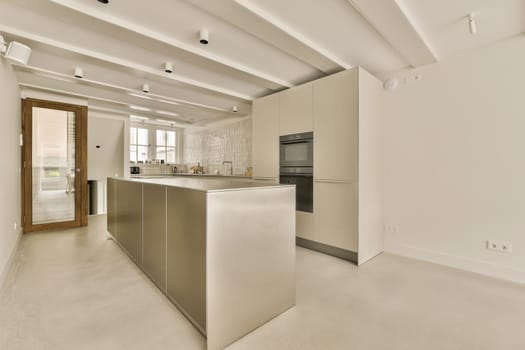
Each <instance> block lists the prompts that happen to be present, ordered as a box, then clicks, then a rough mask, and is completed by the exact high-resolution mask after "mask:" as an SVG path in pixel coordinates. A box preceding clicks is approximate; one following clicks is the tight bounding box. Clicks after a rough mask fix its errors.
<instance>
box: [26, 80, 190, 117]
mask: <svg viewBox="0 0 525 350" xmlns="http://www.w3.org/2000/svg"><path fill="white" fill-rule="evenodd" d="M18 85H19V86H20V87H22V88H27V89H33V90H39V91H45V92H49V93H52V94H58V95H63V96H72V97H76V98H83V99H87V100H88V107H89V108H92V104H91V103H89V102H90V101H97V102H102V103H105V104H107V105H110V106H113V107H112V109H113V110H114V111H117V110H118V111H120V112H121V113H125V114H127V115H131V114H144V115H147V116H149V117H152V118H168V117H167V116H165V115H162V114H158V113H154V112H151V111H145V110H144V111H140V110H134V109H132V108H130V105H129V104H127V103H124V102H121V101H116V100H111V99H106V98H101V97H97V96H90V95H86V94H79V93H76V92H72V91H70V90H62V89H55V88H51V87H49V86H45V85H39V84H31V83H25V82H20V83H18ZM170 119H172V120H173V121H175V122H178V123H188V121H187V120H184V119H180V118H170Z"/></svg>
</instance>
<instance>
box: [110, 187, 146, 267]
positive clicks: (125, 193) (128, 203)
mask: <svg viewBox="0 0 525 350" xmlns="http://www.w3.org/2000/svg"><path fill="white" fill-rule="evenodd" d="M116 198H117V203H116V206H115V207H116V227H117V241H118V242H119V243H120V245H121V246H122V247H123V248H124V249H125V250H126V251H127V253H128V254H129V255H130V256H131V258H132V259H133V260H134V261H135V263H136V264H137V265H139V266H142V184H140V183H136V182H131V181H116Z"/></svg>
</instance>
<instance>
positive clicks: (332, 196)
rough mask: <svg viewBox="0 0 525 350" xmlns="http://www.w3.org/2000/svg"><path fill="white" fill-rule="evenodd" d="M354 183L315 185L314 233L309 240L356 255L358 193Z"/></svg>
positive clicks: (327, 182)
mask: <svg viewBox="0 0 525 350" xmlns="http://www.w3.org/2000/svg"><path fill="white" fill-rule="evenodd" d="M357 191H358V189H357V184H356V183H339V182H332V181H329V180H316V181H315V182H314V198H315V200H314V217H315V219H314V230H313V234H312V237H311V238H307V237H303V238H307V239H311V240H313V241H315V242H319V243H323V244H327V245H330V246H333V247H338V248H341V249H345V250H349V251H351V252H358V234H357V233H358V217H357V216H358V210H357V209H358V193H357Z"/></svg>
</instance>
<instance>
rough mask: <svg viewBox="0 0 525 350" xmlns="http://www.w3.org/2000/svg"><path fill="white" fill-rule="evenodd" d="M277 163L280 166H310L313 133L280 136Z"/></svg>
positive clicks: (312, 159) (311, 164)
mask: <svg viewBox="0 0 525 350" xmlns="http://www.w3.org/2000/svg"><path fill="white" fill-rule="evenodd" d="M280 144H281V147H280V151H279V153H280V154H279V165H280V166H281V167H311V166H313V161H314V133H313V132H305V133H301V134H293V135H284V136H281V137H280Z"/></svg>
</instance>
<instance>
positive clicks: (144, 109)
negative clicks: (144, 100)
mask: <svg viewBox="0 0 525 350" xmlns="http://www.w3.org/2000/svg"><path fill="white" fill-rule="evenodd" d="M129 108H131V109H134V110H137V111H145V112H147V111H150V109H149V108H146V107H140V106H133V105H130V106H129Z"/></svg>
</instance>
